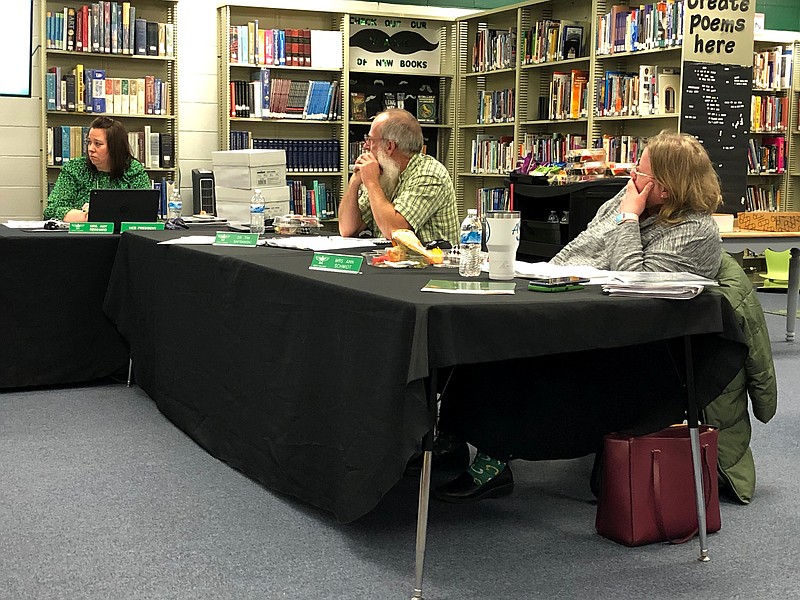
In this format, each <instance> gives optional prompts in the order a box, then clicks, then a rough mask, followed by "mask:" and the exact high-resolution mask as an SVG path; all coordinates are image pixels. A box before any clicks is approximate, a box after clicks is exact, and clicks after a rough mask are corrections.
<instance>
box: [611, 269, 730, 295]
mask: <svg viewBox="0 0 800 600" xmlns="http://www.w3.org/2000/svg"><path fill="white" fill-rule="evenodd" d="M716 285H719V284H718V283H717V282H716V281H714V280H713V279H708V278H706V277H701V276H699V275H695V274H693V273H664V272H618V273H615V275H614V281H612V282H611V283H606V284H603V291H604V292H605V293H607V294H609V295H610V296H628V297H640V298H641V297H646V298H667V299H673V300H688V299H690V298H694V297H695V296H697V295H698V294H700V293H701V292H702V291H703V290H704V289H705V288H706V287H708V286H716Z"/></svg>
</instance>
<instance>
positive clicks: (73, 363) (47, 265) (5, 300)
mask: <svg viewBox="0 0 800 600" xmlns="http://www.w3.org/2000/svg"><path fill="white" fill-rule="evenodd" d="M118 244H119V236H116V235H113V236H81V235H69V234H67V233H66V232H65V231H45V232H33V231H24V230H19V229H9V228H7V227H5V226H0V282H2V283H0V307H2V308H1V309H0V332H2V339H3V341H2V343H0V388H17V387H29V386H37V385H54V384H62V383H77V382H83V381H90V380H92V379H97V378H100V377H104V376H106V375H109V374H112V373H114V372H116V371H120V370H124V369H125V367H126V366H127V364H128V346H127V344H126V343H125V341H124V340H123V339H122V337H121V336H120V334H119V332H118V331H117V329H116V327H115V326H114V325H113V323H111V321H110V320H109V319H108V317H107V316H106V315H105V313H104V312H103V299H104V297H105V293H106V288H107V286H108V278H109V275H110V273H111V267H112V265H113V263H114V256H115V254H116V251H117V245H118Z"/></svg>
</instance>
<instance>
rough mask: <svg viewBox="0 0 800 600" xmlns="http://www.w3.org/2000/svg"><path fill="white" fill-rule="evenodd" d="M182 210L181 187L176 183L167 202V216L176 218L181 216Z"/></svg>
mask: <svg viewBox="0 0 800 600" xmlns="http://www.w3.org/2000/svg"><path fill="white" fill-rule="evenodd" d="M182 210H183V201H182V200H181V188H179V187H178V186H177V184H176V185H175V186H174V187H173V188H172V193H171V194H170V196H169V201H168V202H167V216H168V217H169V218H170V219H177V218H178V217H180V216H181V211H182Z"/></svg>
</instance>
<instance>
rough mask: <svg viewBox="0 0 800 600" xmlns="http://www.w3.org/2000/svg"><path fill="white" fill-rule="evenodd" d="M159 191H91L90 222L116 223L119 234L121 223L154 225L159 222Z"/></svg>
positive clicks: (115, 226) (115, 230) (115, 227)
mask: <svg viewBox="0 0 800 600" xmlns="http://www.w3.org/2000/svg"><path fill="white" fill-rule="evenodd" d="M160 198H161V192H160V191H159V190H153V189H146V190H91V191H90V192H89V221H90V222H93V223H114V232H115V233H119V226H120V223H122V222H123V221H125V222H136V223H152V222H154V221H158V208H159V204H160Z"/></svg>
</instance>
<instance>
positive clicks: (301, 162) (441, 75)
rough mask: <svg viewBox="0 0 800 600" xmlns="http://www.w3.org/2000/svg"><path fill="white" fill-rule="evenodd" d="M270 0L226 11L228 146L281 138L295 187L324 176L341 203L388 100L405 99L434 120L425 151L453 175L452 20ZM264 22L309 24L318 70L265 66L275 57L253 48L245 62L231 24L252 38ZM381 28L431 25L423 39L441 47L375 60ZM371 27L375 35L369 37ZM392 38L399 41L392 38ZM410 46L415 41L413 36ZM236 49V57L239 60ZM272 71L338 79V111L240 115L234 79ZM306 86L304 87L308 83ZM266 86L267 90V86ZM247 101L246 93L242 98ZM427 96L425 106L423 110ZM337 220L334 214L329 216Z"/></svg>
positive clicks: (223, 106)
mask: <svg viewBox="0 0 800 600" xmlns="http://www.w3.org/2000/svg"><path fill="white" fill-rule="evenodd" d="M266 4H269V5H270V6H267V5H265V6H261V7H255V6H240V5H225V6H221V7H219V8H218V9H217V31H218V36H219V39H218V47H219V81H220V90H219V94H220V95H219V106H220V115H219V120H220V123H219V132H220V138H219V145H220V148H221V149H236V148H247V147H268V146H269V147H281V146H280V144H282V143H285V144H286V147H287V151H288V153H287V180H289V181H294V182H296V184H294V186H295V187H296V188H297V189H298V190H300V191H299V192H298V194H299V195H300V196H302V194H303V191H302V190H303V188H305V189H306V190H308V189H311V188H312V186H313V185H314V184H315V182H316V183H317V184H319V183H320V182H322V183H323V184H324V185H325V188H326V190H327V191H328V193H330V194H331V196H332V198H333V199H335V200H336V202H335V203H334V204H338V200H339V198H341V196H342V194H343V192H344V190H345V188H346V186H347V181H348V179H349V176H350V168H349V166H350V164H352V162H353V160H354V158H355V156H357V155H358V153H359V152H360V148H361V147H363V140H364V135H365V134H367V133H368V132H369V129H370V126H371V123H372V122H371V118H372V117H373V116H374V115H375V114H376V113H378V112H380V111H381V110H384V109H385V108H387V107H389V106H392V105H394V106H397V105H400V106H402V107H403V108H406V109H407V110H409V111H411V112H412V113H415V114H417V113H418V114H419V115H420V116H421V117H423V119H421V120H424V118H425V116H428V118H429V119H430V122H422V128H423V134H424V136H425V143H426V151H427V152H428V153H429V154H432V155H434V156H436V158H437V159H439V160H440V161H441V162H442V163H443V164H444V165H445V166H446V167H447V168H448V170H449V171H450V172H451V173H452V172H453V164H454V161H453V148H454V146H455V139H454V137H455V136H454V131H453V122H454V115H455V110H456V90H455V83H454V81H455V59H454V55H455V51H456V45H455V44H456V38H455V35H454V30H455V24H454V23H453V21H452V19H435V18H434V19H432V18H430V17H427V16H425V17H423V16H420V17H414V16H413V13H404V14H402V15H400V14H393V13H387V12H385V11H377V10H376V11H370V7H372V4H368V3H364V4H363V7H364V12H363V13H353V14H351V13H343V12H332V11H327V10H323V9H320V10H316V9H307V10H306V9H304V10H295V9H292V8H290V7H287V6H286V5H285V4H284V3H280V2H270V3H266ZM377 6H378V5H377V4H375V5H374V7H375V8H377ZM376 15H377V16H376ZM420 15H422V13H420ZM256 23H257V27H258V28H259V29H260V30H283V31H290V30H298V29H299V30H310V32H311V40H310V42H311V49H310V52H311V55H312V60H311V64H310V66H307V65H303V66H300V65H291V64H275V60H274V57H273V58H272V62H271V64H264V62H267V63H269V59H267V61H264V60H263V58H264V57H263V56H261V57H259V58H258V59H254V57H251V56H250V55H251V54H252V52H251V51H250V48H248V56H247V58H246V60H243V57H242V56H241V55H240V54H237V53H238V52H239V51H240V48H239V47H238V46H239V44H238V43H237V42H234V40H235V39H236V38H234V37H232V35H233V31H232V29H231V28H232V27H233V28H239V27H246V26H248V24H250V28H249V29H248V32H247V34H246V36H247V38H248V39H250V38H252V35H251V31H253V30H254V29H255V27H256ZM382 26H383V27H395V28H396V29H397V30H398V31H401V30H406V33H404V34H402V35H407V34H408V30H409V29H412V28H413V29H414V30H416V31H418V32H419V31H423V30H424V32H425V35H426V36H427V38H428V41H427V42H423V45H425V44H430V46H431V47H433V46H435V48H432V49H430V50H429V51H428V53H427V54H426V55H425V60H422V59H419V58H418V56H419V54H415V56H417V58H414V59H413V60H412V59H407V58H405V55H397V56H392V53H391V52H381V53H375V54H374V56H372V55H370V53H369V45H370V44H372V43H373V42H374V40H376V39H378V38H377V37H376V36H378V35H382V34H379V33H378V32H377V31H376V28H377V29H380V28H381V27H382ZM364 29H369V31H367V32H365V33H360V32H361V31H362V30H364ZM428 32H430V33H428ZM290 35H291V34H290ZM273 36H274V34H273ZM359 38H360V39H359ZM273 39H274V37H273ZM385 41H386V42H387V43H393V42H392V40H391V36H390V35H389V34H387V35H386V39H385ZM401 42H403V43H408V42H407V40H401ZM418 42H419V40H415V41H414V43H418ZM398 43H400V42H398ZM232 51H233V53H234V54H237V55H236V57H235V60H234V54H232ZM315 57H316V58H315ZM317 59H319V61H322V62H321V63H320V62H319V61H318V60H317ZM427 61H430V63H431V65H435V64H438V68H432V67H429V66H428V62H427ZM423 63H424V64H423ZM265 70H268V71H269V77H270V80H271V81H274V80H275V79H276V78H277V79H287V80H291V81H294V82H313V81H318V82H319V81H322V82H325V83H324V84H323V86H324V87H325V89H328V87H327V86H328V85H329V84H332V85H333V86H335V88H336V92H335V97H334V99H333V100H332V102H331V106H333V107H335V108H333V109H332V110H328V111H327V112H326V113H325V114H324V116H321V117H320V118H308V116H307V115H306V117H305V118H304V116H303V114H302V112H303V111H302V109H301V110H300V112H299V114H298V113H295V114H292V115H287V114H280V112H281V111H279V114H273V111H269V112H268V113H267V112H265V111H263V110H262V111H261V113H260V114H258V113H257V111H256V108H258V107H256V106H252V107H251V109H250V110H248V111H246V112H245V113H238V114H237V111H236V104H237V95H236V93H235V91H234V93H233V94H232V93H231V84H232V83H234V88H236V85H237V84H236V83H235V82H244V83H246V82H250V81H251V80H253V79H260V78H263V77H264V76H263V75H261V73H262V72H263V71H265ZM241 85H242V84H241V83H240V84H239V86H240V87H241ZM304 85H305V84H304V83H301V84H300V86H299V87H301V88H303V87H304ZM255 87H256V89H257V87H258V86H255ZM261 89H262V91H263V89H264V86H263V84H262V86H261ZM247 93H250V92H249V91H248V92H247ZM273 93H274V89H273V90H271V96H270V103H272V101H273V97H274V96H273V95H272V94H273ZM301 95H302V94H301ZM238 97H239V98H242V97H244V96H243V95H242V94H240V95H239V96H238ZM420 97H422V100H423V102H422V103H420V108H419V110H418V107H417V104H418V99H419V98H420ZM306 99H310V97H307V98H306ZM299 104H301V105H304V104H305V100H303V99H301V101H300V102H299ZM305 108H306V109H307V108H308V107H307V106H305ZM232 109H233V111H232ZM423 109H425V110H423ZM306 112H307V111H306ZM312 112H313V111H312ZM245 115H246V116H245ZM293 142H294V143H295V144H296V145H297V147H296V148H295V149H293V148H292V147H291V145H292V143H293ZM270 144H271V146H270ZM319 144H321V145H322V146H323V147H324V148H325V150H324V151H323V152H324V158H323V159H322V160H321V161H320V163H321V164H322V165H323V168H318V166H316V165H315V164H314V163H313V162H309V161H310V160H313V159H314V157H315V156H318V152H317V151H316V150H315V149H314V148H317V147H318V145H319ZM304 208H305V203H302V202H298V203H297V204H296V205H294V204H293V209H295V210H297V211H298V212H301V213H302V212H304ZM334 219H335V217H333V218H331V217H329V216H327V220H328V221H333V220H334Z"/></svg>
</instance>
